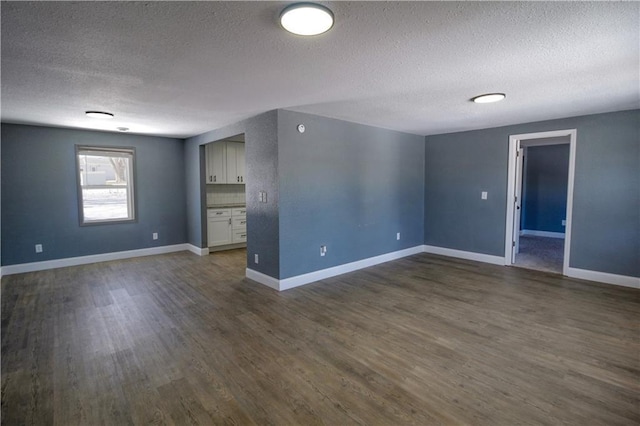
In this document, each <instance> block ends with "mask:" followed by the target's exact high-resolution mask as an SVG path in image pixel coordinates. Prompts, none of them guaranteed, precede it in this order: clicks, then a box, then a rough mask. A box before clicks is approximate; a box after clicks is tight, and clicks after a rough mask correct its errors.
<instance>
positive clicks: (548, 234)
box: [520, 229, 564, 239]
mask: <svg viewBox="0 0 640 426" xmlns="http://www.w3.org/2000/svg"><path fill="white" fill-rule="evenodd" d="M520 235H531V236H533V237H548V238H562V239H564V232H549V231H535V230H533V229H523V230H521V231H520Z"/></svg>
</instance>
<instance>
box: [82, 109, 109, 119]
mask: <svg viewBox="0 0 640 426" xmlns="http://www.w3.org/2000/svg"><path fill="white" fill-rule="evenodd" d="M85 114H86V115H87V117H91V118H113V114H111V113H110V112H104V111H85Z"/></svg>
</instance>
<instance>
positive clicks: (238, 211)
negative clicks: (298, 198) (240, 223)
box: [231, 207, 247, 217]
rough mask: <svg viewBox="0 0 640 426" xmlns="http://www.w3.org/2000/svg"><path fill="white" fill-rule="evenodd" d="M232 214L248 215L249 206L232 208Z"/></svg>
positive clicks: (234, 215)
mask: <svg viewBox="0 0 640 426" xmlns="http://www.w3.org/2000/svg"><path fill="white" fill-rule="evenodd" d="M231 216H233V217H236V216H247V208H246V207H237V208H235V209H231Z"/></svg>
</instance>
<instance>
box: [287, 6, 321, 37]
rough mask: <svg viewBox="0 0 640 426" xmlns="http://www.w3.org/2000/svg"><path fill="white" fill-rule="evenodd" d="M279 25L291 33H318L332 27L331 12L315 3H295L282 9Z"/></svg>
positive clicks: (305, 34) (308, 34)
mask: <svg viewBox="0 0 640 426" xmlns="http://www.w3.org/2000/svg"><path fill="white" fill-rule="evenodd" d="M280 25H282V28H284V29H285V30H287V31H289V32H290V33H293V34H297V35H303V36H313V35H318V34H322V33H325V32H327V31H329V30H330V29H331V27H333V12H331V10H329V9H328V8H326V7H324V6H322V5H319V4H315V3H295V4H292V5H291V6H287V7H286V8H285V9H284V10H283V11H282V13H281V14H280Z"/></svg>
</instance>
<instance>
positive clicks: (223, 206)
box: [207, 204, 247, 209]
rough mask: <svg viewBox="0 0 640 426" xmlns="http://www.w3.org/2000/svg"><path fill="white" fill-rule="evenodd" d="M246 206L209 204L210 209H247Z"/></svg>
mask: <svg viewBox="0 0 640 426" xmlns="http://www.w3.org/2000/svg"><path fill="white" fill-rule="evenodd" d="M246 206H247V205H246V204H207V208H208V209H230V208H237V207H246Z"/></svg>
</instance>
